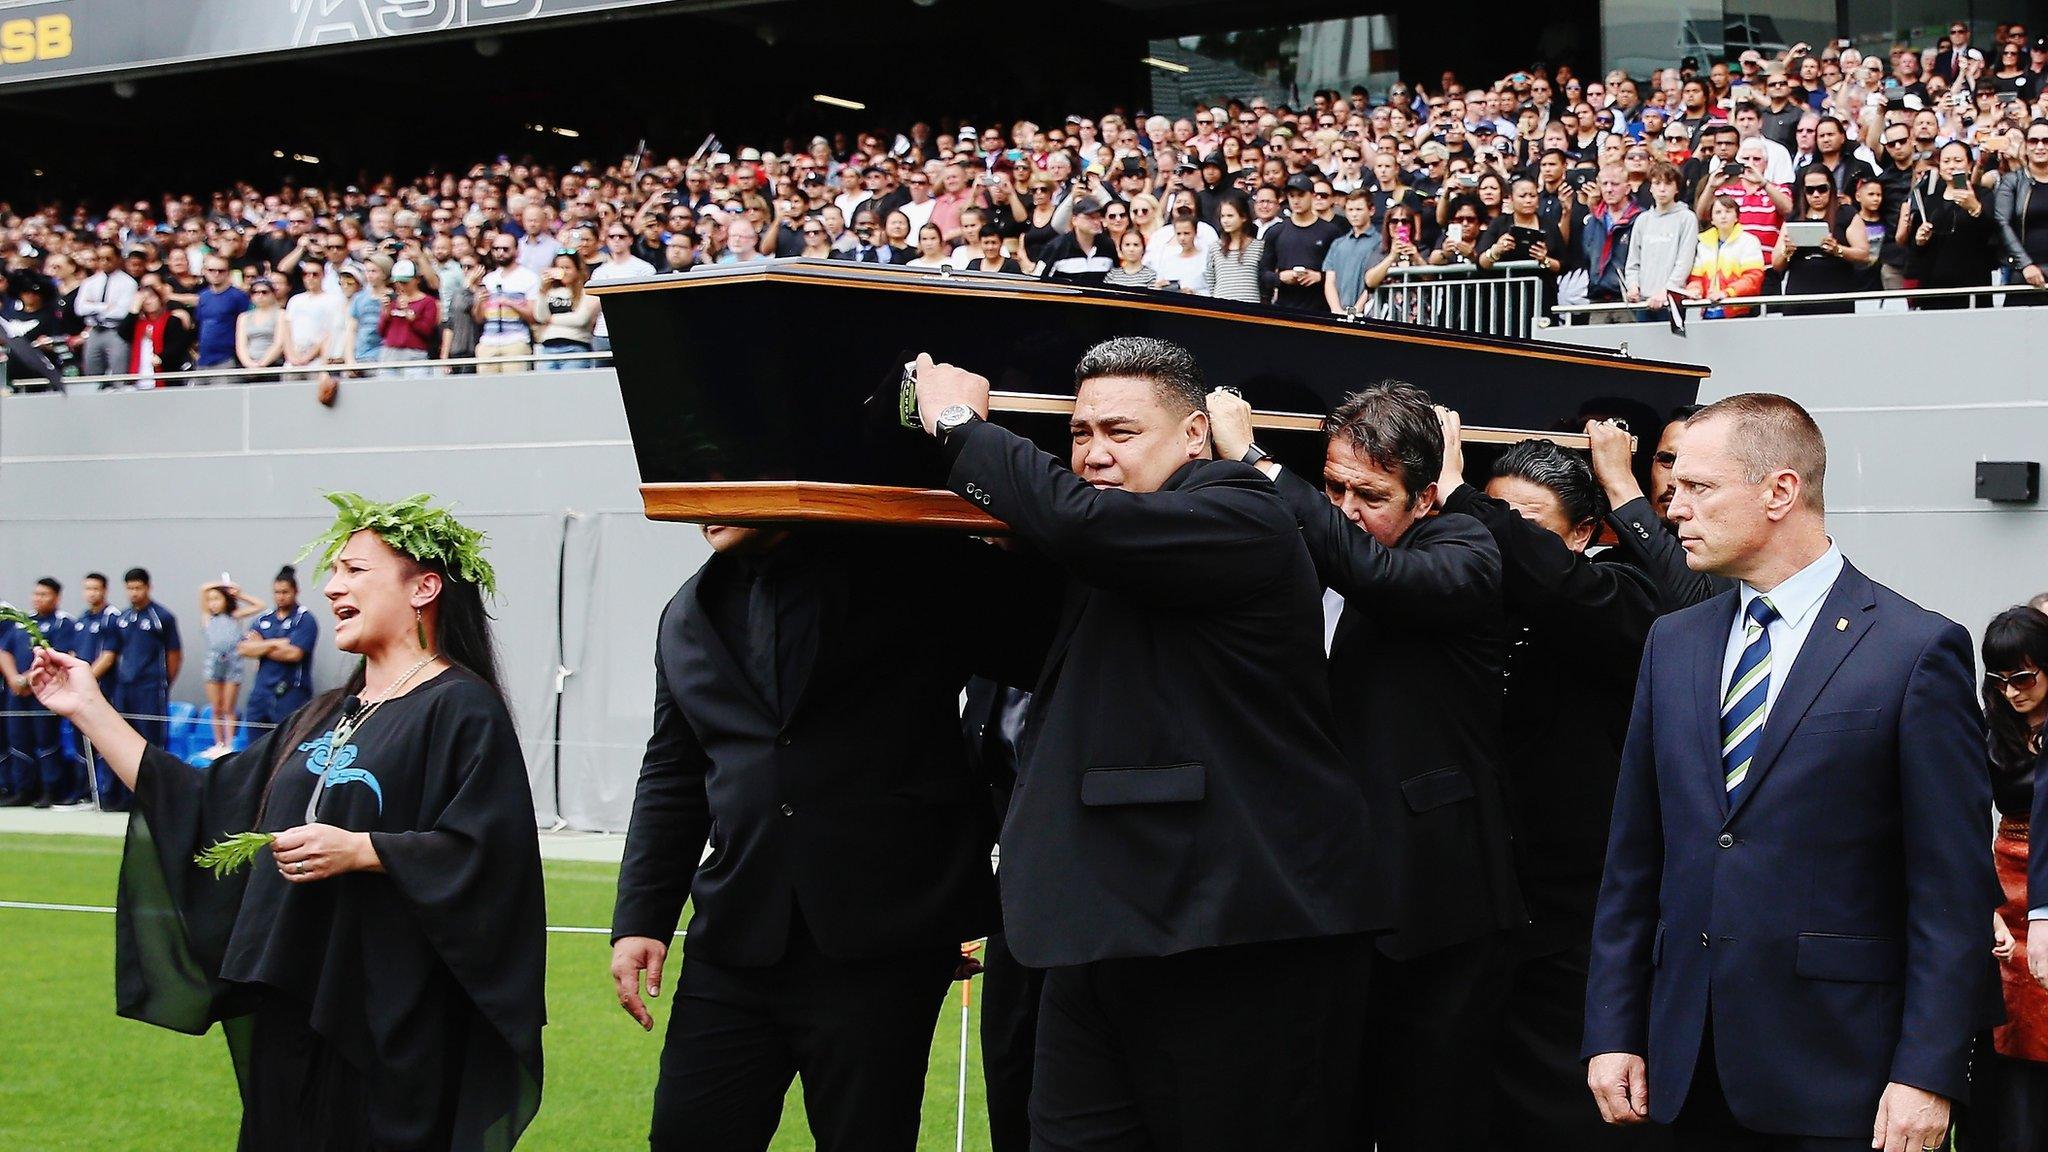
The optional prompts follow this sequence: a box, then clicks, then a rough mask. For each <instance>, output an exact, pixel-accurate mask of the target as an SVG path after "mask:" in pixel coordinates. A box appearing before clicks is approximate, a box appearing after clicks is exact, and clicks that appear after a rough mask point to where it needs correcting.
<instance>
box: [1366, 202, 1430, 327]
mask: <svg viewBox="0 0 2048 1152" xmlns="http://www.w3.org/2000/svg"><path fill="white" fill-rule="evenodd" d="M1380 228H1381V231H1380V233H1379V250H1378V251H1377V252H1376V253H1374V255H1375V256H1376V257H1377V259H1376V260H1375V261H1374V263H1372V264H1370V265H1368V266H1367V267H1366V269H1365V277H1364V283H1363V285H1362V287H1363V289H1364V290H1365V291H1367V292H1374V291H1378V289H1379V287H1380V285H1382V284H1384V283H1386V281H1387V277H1388V276H1389V275H1391V274H1392V272H1393V270H1394V269H1395V268H1411V267H1414V266H1416V265H1418V264H1422V263H1424V261H1423V258H1422V252H1421V250H1420V248H1419V247H1418V245H1417V244H1416V239H1417V237H1419V236H1420V235H1421V234H1422V230H1421V220H1420V219H1419V218H1418V217H1417V216H1416V213H1415V210H1414V209H1412V208H1408V207H1405V206H1402V205H1398V204H1397V205H1395V206H1394V207H1392V208H1389V209H1388V210H1387V215H1386V217H1385V219H1383V220H1381V221H1380ZM1357 303H1358V302H1357V300H1356V299H1355V298H1354V300H1353V306H1354V308H1355V307H1356V306H1357ZM1418 303H1419V302H1418V301H1417V300H1415V299H1413V298H1412V297H1411V296H1409V295H1405V294H1404V295H1402V296H1398V297H1396V304H1397V306H1398V308H1399V311H1398V312H1395V313H1387V312H1385V311H1381V312H1377V313H1375V314H1376V315H1379V316H1380V317H1381V318H1383V319H1394V320H1418V321H1419V320H1423V319H1426V316H1424V315H1422V314H1420V313H1418V312H1417V311H1416V305H1417V304H1418Z"/></svg>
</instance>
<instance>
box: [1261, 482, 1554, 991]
mask: <svg viewBox="0 0 2048 1152" xmlns="http://www.w3.org/2000/svg"><path fill="white" fill-rule="evenodd" d="M1274 484H1275V486H1276V488H1277V489H1278V491H1279V493H1280V495H1281V498H1282V499H1284V500H1285V501H1286V502H1287V506H1288V508H1289V509H1290V510H1291V511H1292V513H1293V514H1294V516H1295V518H1296V520H1297V521H1298V522H1299V524H1300V525H1301V532H1302V538H1303V539H1304V540H1306V541H1307V542H1308V551H1309V555H1310V556H1311V557H1313V558H1314V560H1315V566H1316V571H1317V573H1318V574H1319V576H1320V577H1321V582H1322V583H1323V585H1325V586H1326V587H1329V588H1332V589H1335V590H1336V591H1337V592H1338V593H1339V594H1340V595H1342V596H1343V597H1344V615H1343V616H1342V618H1340V619H1339V620H1338V622H1337V632H1336V636H1335V637H1334V639H1333V640H1332V641H1331V647H1330V658H1329V671H1328V676H1329V682H1330V697H1331V702H1332V703H1333V704H1334V705H1335V707H1336V709H1337V738H1338V743H1339V744H1340V745H1341V746H1342V747H1343V749H1344V751H1345V753H1346V754H1347V755H1348V756H1349V757H1350V758H1351V761H1352V763H1353V764H1355V765H1357V766H1358V768H1359V769H1360V770H1361V771H1362V772H1364V773H1365V774H1366V776H1367V778H1368V780H1369V781H1370V784H1371V787H1372V798H1373V801H1374V803H1375V805H1376V807H1375V811H1376V812H1379V813H1382V814H1383V815H1384V819H1383V820H1382V821H1381V823H1380V830H1381V835H1380V837H1379V838H1378V843H1377V845H1376V846H1377V848H1378V850H1379V862H1378V865H1377V867H1378V870H1379V871H1380V872H1381V873H1382V874H1385V875H1387V876H1388V877H1390V879H1391V882H1392V883H1393V885H1394V890H1395V892H1396V894H1397V895H1396V901H1397V903H1396V910H1397V919H1396V923H1397V924H1398V930H1397V931H1396V932H1394V933H1393V934H1392V935H1389V936H1386V937H1383V938H1382V939H1381V940H1380V942H1379V948H1380V951H1382V952H1384V953H1386V954H1387V955H1388V956H1391V957H1394V958H1395V959H1401V960H1405V959H1412V958H1414V957H1416V956H1420V955H1423V954H1424V953H1428V952H1434V951H1436V950H1437V949H1439V948H1445V947H1449V946H1450V945H1453V944H1458V943H1462V942H1464V941H1468V940H1473V939H1477V938H1478V937H1480V936H1483V935H1485V934H1487V933H1488V932H1492V931H1494V930H1496V929H1500V928H1510V927H1514V926H1516V925H1519V924H1521V923H1523V922H1524V921H1525V919H1526V917H1525V916H1524V915H1523V907H1522V896H1521V892H1520V889H1519V886H1518V884H1517V883H1516V880H1515V867H1514V857H1513V847H1512V844H1511V840H1510V832H1509V826H1508V816H1507V809H1506V802H1505V798H1504V796H1503V795H1502V790H1501V782H1500V777H1499V773H1498V760H1499V739H1500V718H1501V669H1502V665H1503V663H1504V661H1505V660H1506V657H1507V637H1506V622H1505V620H1504V618H1503V616H1502V613H1501V601H1500V551H1499V549H1497V548H1496V547H1495V546H1494V543H1493V538H1492V537H1490V536H1488V535H1487V533H1486V529H1485V528H1484V527H1483V526H1481V525H1480V523H1479V522H1478V521H1477V520H1474V519H1472V518H1471V517H1470V516H1458V515H1445V516H1432V517H1429V518H1428V519H1425V520H1421V521H1418V522H1417V523H1416V524H1415V526H1414V527H1412V528H1410V529H1409V530H1408V533H1407V535H1405V536H1403V537H1402V538H1401V539H1400V541H1399V542H1398V543H1397V544H1396V545H1395V546H1394V547H1392V548H1388V547H1385V546H1383V545H1381V544H1380V543H1379V542H1378V541H1377V540H1375V539H1373V538H1372V536H1371V535H1369V534H1367V533H1366V532H1365V531H1364V530H1362V529H1360V528H1359V527H1358V526H1357V525H1355V524H1353V523H1351V521H1350V520H1348V519H1346V518H1345V516H1344V514H1343V513H1342V512H1339V511H1338V510H1337V509H1336V508H1335V507H1333V506H1332V505H1331V504H1330V502H1329V500H1328V499H1326V498H1325V497H1324V496H1323V494H1322V492H1321V491H1320V490H1319V489H1317V488H1316V487H1314V486H1313V485H1311V484H1310V483H1309V482H1308V481H1306V480H1304V479H1302V478H1301V477H1299V476H1297V475H1295V474H1294V473H1292V472H1289V471H1287V470H1286V469H1282V470H1281V471H1280V473H1279V474H1278V476H1277V477H1276V478H1275V480H1274Z"/></svg>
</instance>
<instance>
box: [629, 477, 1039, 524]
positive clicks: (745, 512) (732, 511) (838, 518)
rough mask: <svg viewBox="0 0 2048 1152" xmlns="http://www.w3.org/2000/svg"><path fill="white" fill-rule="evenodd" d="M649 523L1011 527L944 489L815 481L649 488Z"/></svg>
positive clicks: (645, 493)
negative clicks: (660, 521) (667, 521)
mask: <svg viewBox="0 0 2048 1152" xmlns="http://www.w3.org/2000/svg"><path fill="white" fill-rule="evenodd" d="M640 501H641V504H642V505H643V506H645V508H646V511H647V518H648V519H649V520H670V521H680V522H683V523H688V524H814V523H829V524H874V525H894V526H898V527H906V528H912V527H915V528H954V529H966V530H968V531H970V532H975V533H982V534H988V535H1002V534H1007V533H1008V532H1009V531H1010V529H1009V526H1008V525H1006V524H1004V523H1003V522H1002V521H1000V520H998V519H996V518H995V517H993V516H990V515H989V514H988V513H986V512H983V511H982V510H981V509H979V508H976V507H975V506H974V505H973V504H971V503H969V502H968V501H967V500H966V499H965V498H964V497H961V496H959V495H956V494H955V493H952V492H948V491H946V490H944V489H942V488H897V487H892V486H890V485H886V484H829V483H824V482H821V481H815V480H720V481H707V482H704V483H697V484H642V485H641V486H640Z"/></svg>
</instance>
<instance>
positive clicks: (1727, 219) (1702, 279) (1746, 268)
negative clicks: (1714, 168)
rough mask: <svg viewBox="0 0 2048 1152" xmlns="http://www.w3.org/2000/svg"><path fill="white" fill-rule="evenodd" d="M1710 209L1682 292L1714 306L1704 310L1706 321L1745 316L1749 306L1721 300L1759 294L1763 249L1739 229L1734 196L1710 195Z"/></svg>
mask: <svg viewBox="0 0 2048 1152" xmlns="http://www.w3.org/2000/svg"><path fill="white" fill-rule="evenodd" d="M1711 212H1712V220H1711V223H1709V225H1708V226H1707V227H1706V228H1705V229H1704V230H1702V231H1701V232H1700V236H1699V251H1698V255H1697V256H1696V257H1695V258H1694V260H1693V266H1692V275H1691V276H1689V277H1688V278H1687V279H1686V286H1685V290H1686V295H1688V296H1693V297H1696V298H1699V299H1704V300H1707V301H1709V302H1711V303H1712V304H1714V305H1716V307H1713V308H1708V309H1707V310H1706V311H1705V315H1706V317H1707V318H1708V319H1710V320H1711V319H1716V318H1719V317H1722V316H1747V315H1749V314H1750V312H1751V311H1752V310H1751V309H1749V308H1745V307H1742V306H1740V305H1728V304H1724V303H1723V301H1727V300H1734V299H1740V298H1741V297H1744V296H1758V295H1761V294H1762V293H1763V289H1764V250H1763V248H1762V247H1761V246H1760V245H1758V244H1757V242H1756V237H1754V236H1752V235H1750V234H1749V233H1748V232H1747V231H1745V230H1744V229H1743V227H1742V210H1741V208H1740V206H1739V205H1738V204H1737V202H1736V198H1735V197H1733V196H1729V195H1726V194H1723V195H1720V196H1716V197H1714V205H1713V208H1712V209H1711Z"/></svg>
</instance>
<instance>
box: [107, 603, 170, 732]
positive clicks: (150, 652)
mask: <svg viewBox="0 0 2048 1152" xmlns="http://www.w3.org/2000/svg"><path fill="white" fill-rule="evenodd" d="M121 579H122V581H123V582H124V583H126V584H127V586H128V610H127V611H126V612H123V613H121V622H120V624H119V625H118V626H117V627H116V628H115V629H114V687H115V690H116V691H117V692H118V693H119V695H120V700H119V702H118V704H117V707H119V708H120V710H121V712H122V714H123V715H125V716H127V717H128V722H129V723H130V724H132V725H134V726H135V730H136V731H137V732H140V733H142V738H143V739H144V740H147V741H149V742H150V743H151V744H154V745H156V746H157V747H159V748H162V747H164V744H165V740H166V738H167V737H168V736H169V725H168V723H167V722H166V721H164V720H162V719H157V717H161V716H163V715H165V714H166V713H167V712H168V711H169V710H170V707H171V684H172V682H173V681H175V680H177V678H178V668H179V667H180V666H181V665H182V664H183V663H184V659H185V652H184V646H183V645H182V644H180V643H179V641H178V618H177V617H175V616H173V615H171V613H170V610H169V609H168V608H165V607H164V606H163V605H161V604H158V603H157V602H156V601H154V600H151V599H150V598H149V572H148V571H147V570H145V569H142V568H130V569H129V570H128V572H127V574H126V575H124V576H122V578H121Z"/></svg>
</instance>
